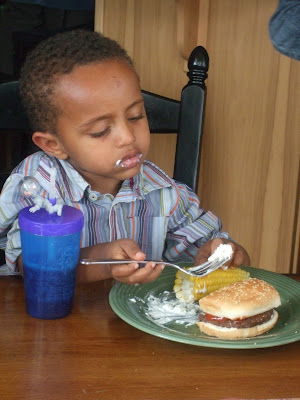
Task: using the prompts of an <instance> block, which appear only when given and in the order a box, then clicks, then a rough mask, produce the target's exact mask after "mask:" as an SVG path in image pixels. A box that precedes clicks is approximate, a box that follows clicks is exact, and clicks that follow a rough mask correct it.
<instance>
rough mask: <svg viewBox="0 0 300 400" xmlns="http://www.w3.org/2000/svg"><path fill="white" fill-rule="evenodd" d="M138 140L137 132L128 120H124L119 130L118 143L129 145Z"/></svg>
mask: <svg viewBox="0 0 300 400" xmlns="http://www.w3.org/2000/svg"><path fill="white" fill-rule="evenodd" d="M135 141H136V138H135V134H134V132H133V129H132V127H131V126H130V124H129V123H128V122H123V123H122V124H121V125H120V127H119V130H118V139H117V143H118V145H119V146H120V147H121V146H127V145H129V144H131V143H134V142H135Z"/></svg>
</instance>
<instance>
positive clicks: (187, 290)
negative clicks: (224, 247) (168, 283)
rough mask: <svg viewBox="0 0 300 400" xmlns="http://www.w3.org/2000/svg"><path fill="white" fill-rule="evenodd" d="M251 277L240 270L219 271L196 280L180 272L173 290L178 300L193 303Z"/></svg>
mask: <svg viewBox="0 0 300 400" xmlns="http://www.w3.org/2000/svg"><path fill="white" fill-rule="evenodd" d="M249 277H250V274H249V272H246V271H244V270H242V269H240V268H235V269H226V270H222V269H218V270H216V271H214V272H212V273H210V274H209V275H207V276H204V277H203V278H195V277H192V276H189V275H187V274H185V273H184V272H182V271H178V272H177V273H176V277H175V284H174V287H173V290H174V292H175V295H176V297H177V299H179V300H183V301H185V302H187V303H191V302H193V301H197V300H200V299H201V298H202V297H204V296H207V295H208V294H210V293H212V292H214V291H215V290H217V289H220V288H222V287H224V286H226V285H229V284H230V283H233V282H237V281H242V280H244V279H248V278H249Z"/></svg>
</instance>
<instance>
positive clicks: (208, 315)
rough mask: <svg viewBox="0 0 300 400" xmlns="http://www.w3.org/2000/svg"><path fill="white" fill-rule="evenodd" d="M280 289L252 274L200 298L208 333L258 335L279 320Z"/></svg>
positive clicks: (228, 336)
mask: <svg viewBox="0 0 300 400" xmlns="http://www.w3.org/2000/svg"><path fill="white" fill-rule="evenodd" d="M280 304H281V301H280V296H279V293H278V292H277V290H276V289H275V288H274V287H273V286H271V285H269V284H268V283H267V282H265V281H262V280H260V279H257V278H249V279H246V280H244V281H240V282H235V283H232V284H230V285H228V286H225V287H223V288H222V289H219V290H216V291H215V292H213V293H211V294H209V295H208V296H206V297H203V298H202V299H200V300H199V305H200V309H201V310H202V312H203V313H200V316H199V322H196V324H197V325H198V326H199V328H200V330H201V331H202V332H204V333H206V334H207V335H210V336H216V337H218V338H221V339H229V340H234V339H242V338H250V337H253V336H258V335H261V334H263V333H264V332H267V331H269V330H270V329H271V328H273V326H274V325H275V324H276V322H277V319H278V312H277V311H276V310H274V308H276V307H278V306H280Z"/></svg>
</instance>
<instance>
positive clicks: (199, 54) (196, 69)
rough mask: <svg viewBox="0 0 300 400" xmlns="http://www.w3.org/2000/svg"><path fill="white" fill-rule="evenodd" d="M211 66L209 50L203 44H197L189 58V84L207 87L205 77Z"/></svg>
mask: <svg viewBox="0 0 300 400" xmlns="http://www.w3.org/2000/svg"><path fill="white" fill-rule="evenodd" d="M208 67H209V57H208V54H207V51H206V50H205V48H204V47H202V46H197V47H195V48H194V50H193V51H192V53H191V55H190V57H189V60H188V69H189V72H188V73H187V76H188V77H189V78H190V80H189V83H188V85H199V86H202V87H204V88H205V79H206V78H207V71H208Z"/></svg>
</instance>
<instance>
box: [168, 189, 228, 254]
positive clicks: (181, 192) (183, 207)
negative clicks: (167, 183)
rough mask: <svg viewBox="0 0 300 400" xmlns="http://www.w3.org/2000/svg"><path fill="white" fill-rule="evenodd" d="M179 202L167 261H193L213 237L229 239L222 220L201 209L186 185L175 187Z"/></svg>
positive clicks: (171, 222)
mask: <svg viewBox="0 0 300 400" xmlns="http://www.w3.org/2000/svg"><path fill="white" fill-rule="evenodd" d="M175 189H176V190H177V200H176V203H175V204H174V205H173V209H172V210H171V213H170V217H169V221H168V229H167V237H166V245H165V251H164V258H165V259H166V260H168V261H176V260H178V259H180V260H187V261H194V259H195V257H196V255H197V251H198V249H199V247H201V246H202V245H203V244H204V243H205V242H207V241H208V240H211V239H214V238H218V237H219V238H226V239H228V238H229V235H228V233H227V232H225V231H222V223H221V220H220V219H219V218H218V217H217V216H216V215H215V214H213V213H212V212H211V211H204V210H203V209H201V208H200V202H199V199H198V197H197V196H196V194H195V193H194V192H193V191H192V190H191V189H190V188H188V187H187V186H186V185H183V184H179V183H177V184H176V187H175Z"/></svg>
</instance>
